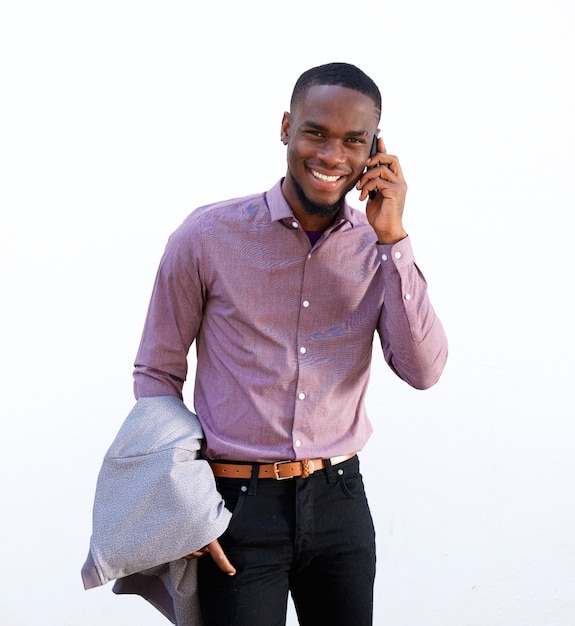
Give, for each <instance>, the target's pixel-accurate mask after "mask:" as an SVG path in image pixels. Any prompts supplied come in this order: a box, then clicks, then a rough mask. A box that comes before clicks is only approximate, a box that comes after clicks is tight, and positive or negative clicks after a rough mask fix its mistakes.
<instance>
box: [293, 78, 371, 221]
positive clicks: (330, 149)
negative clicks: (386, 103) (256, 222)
mask: <svg viewBox="0 0 575 626" xmlns="http://www.w3.org/2000/svg"><path fill="white" fill-rule="evenodd" d="M378 119H379V115H378V111H377V109H376V107H375V104H374V102H373V100H372V99H371V98H370V97H369V96H366V95H364V94H362V93H360V92H359V91H355V90H354V89H348V88H347V87H339V86H334V85H317V86H314V87H311V88H310V89H309V91H308V92H307V94H306V96H305V99H304V100H303V101H302V102H300V103H298V104H297V105H296V106H295V107H294V110H292V111H291V112H290V113H285V114H284V118H283V121H282V135H281V136H282V141H283V142H284V143H286V144H287V146H288V151H287V162H288V171H287V174H286V178H285V180H284V184H283V187H282V189H283V192H284V195H285V197H286V199H287V201H288V203H289V204H290V206H291V207H292V210H294V212H295V213H297V212H298V210H299V209H303V210H304V211H305V212H307V213H310V214H315V215H323V216H328V215H334V214H335V213H336V212H337V211H338V210H339V208H340V207H341V203H342V200H343V198H344V196H345V194H346V193H347V192H348V191H349V190H350V189H352V188H353V187H354V186H355V184H356V183H357V181H358V180H359V178H360V177H361V174H362V173H363V170H364V169H365V165H366V162H367V159H368V158H369V150H370V147H371V142H372V139H373V136H374V134H375V133H377V123H378Z"/></svg>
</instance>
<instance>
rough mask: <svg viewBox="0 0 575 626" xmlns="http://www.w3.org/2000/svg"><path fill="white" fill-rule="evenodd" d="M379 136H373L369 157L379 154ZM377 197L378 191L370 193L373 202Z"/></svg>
mask: <svg viewBox="0 0 575 626" xmlns="http://www.w3.org/2000/svg"><path fill="white" fill-rule="evenodd" d="M377 139H378V137H377V135H374V136H373V141H372V142H371V150H370V151H369V156H370V157H372V156H374V155H376V154H377ZM375 196H377V190H376V189H374V190H373V191H370V192H369V199H370V200H373V199H374V198H375Z"/></svg>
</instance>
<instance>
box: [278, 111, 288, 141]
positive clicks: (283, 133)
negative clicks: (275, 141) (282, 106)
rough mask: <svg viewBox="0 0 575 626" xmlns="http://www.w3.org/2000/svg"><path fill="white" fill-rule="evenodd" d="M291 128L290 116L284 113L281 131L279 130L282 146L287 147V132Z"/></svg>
mask: <svg viewBox="0 0 575 626" xmlns="http://www.w3.org/2000/svg"><path fill="white" fill-rule="evenodd" d="M290 128H291V117H290V114H289V113H288V112H287V111H286V112H285V113H284V116H283V118H282V129H281V135H280V138H281V141H282V143H283V144H284V146H287V145H288V143H289V132H290Z"/></svg>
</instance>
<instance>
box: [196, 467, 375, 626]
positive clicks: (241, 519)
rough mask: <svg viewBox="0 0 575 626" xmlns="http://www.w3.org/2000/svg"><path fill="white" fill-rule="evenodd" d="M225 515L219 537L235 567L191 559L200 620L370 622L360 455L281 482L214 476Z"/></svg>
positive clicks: (371, 574)
mask: <svg viewBox="0 0 575 626" xmlns="http://www.w3.org/2000/svg"><path fill="white" fill-rule="evenodd" d="M217 482H218V489H219V491H220V493H221V494H222V496H223V498H224V500H225V502H226V506H227V507H228V508H229V509H230V510H231V511H232V512H233V516H232V520H231V523H230V526H229V528H228V529H227V531H226V532H225V533H224V535H222V537H220V543H221V544H222V547H223V549H224V551H225V552H226V554H227V556H228V558H229V559H230V561H231V562H232V564H233V565H234V566H235V568H236V569H237V574H236V575H235V576H228V575H227V574H224V573H222V572H221V571H220V570H219V568H218V567H217V566H216V565H215V563H214V562H213V561H212V559H211V558H210V556H209V555H207V556H205V557H203V558H201V559H200V560H199V563H198V566H199V572H198V584H199V594H200V606H201V610H202V616H203V620H204V624H205V626H284V625H285V621H286V612H287V601H288V593H289V592H291V594H292V597H293V600H294V605H295V608H296V612H297V614H298V619H299V622H300V624H301V625H302V626H322V625H323V624H325V625H326V626H328V625H329V626H371V624H372V615H373V583H374V578H375V533H374V528H373V521H372V518H371V514H370V511H369V506H368V503H367V499H366V496H365V491H364V486H363V480H362V477H361V474H360V472H359V460H358V458H357V457H353V458H352V459H349V460H347V461H344V462H343V463H339V464H337V465H334V466H333V467H331V466H328V467H327V468H326V469H324V470H320V471H317V472H314V474H312V475H311V476H310V477H308V478H305V479H302V478H291V479H289V480H285V481H276V480H272V479H259V480H258V479H257V478H256V479H251V480H250V479H247V480H242V479H237V478H218V479H217Z"/></svg>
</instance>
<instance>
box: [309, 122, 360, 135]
mask: <svg viewBox="0 0 575 626" xmlns="http://www.w3.org/2000/svg"><path fill="white" fill-rule="evenodd" d="M302 126H308V127H309V128H313V129H314V130H319V131H321V132H326V131H327V130H328V128H327V126H323V125H322V124H318V123H317V122H314V121H313V120H306V121H305V122H303V123H302ZM369 135H370V133H369V131H367V130H349V131H348V132H347V133H346V136H347V137H369Z"/></svg>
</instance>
